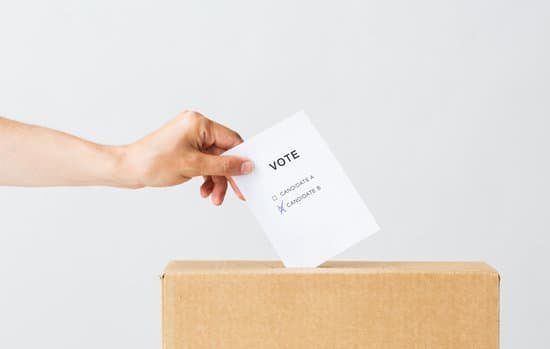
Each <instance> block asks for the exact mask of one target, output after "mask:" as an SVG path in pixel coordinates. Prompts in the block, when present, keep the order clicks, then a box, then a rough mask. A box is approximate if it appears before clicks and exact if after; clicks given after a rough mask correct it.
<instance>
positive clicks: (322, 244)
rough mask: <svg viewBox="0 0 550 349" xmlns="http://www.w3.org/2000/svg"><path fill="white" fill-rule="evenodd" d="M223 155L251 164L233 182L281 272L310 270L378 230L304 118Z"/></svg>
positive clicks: (284, 123) (298, 117) (292, 119)
mask: <svg viewBox="0 0 550 349" xmlns="http://www.w3.org/2000/svg"><path fill="white" fill-rule="evenodd" d="M225 155H240V156H244V157H247V158H249V159H251V160H252V161H253V162H254V171H253V172H252V173H251V174H249V175H246V176H236V177H234V180H235V182H236V183H237V186H238V187H239V189H240V190H241V192H242V193H243V194H244V196H245V198H246V201H247V204H248V206H249V207H250V209H251V210H252V212H253V214H254V215H255V216H256V218H257V220H258V221H259V223H260V225H261V227H262V229H263V230H264V231H265V233H266V234H267V236H268V238H269V240H270V241H271V243H272V245H273V247H274V248H275V250H276V251H277V254H278V255H279V257H280V258H281V259H282V261H283V263H284V264H285V266H287V267H316V266H318V265H320V264H321V263H323V262H324V261H326V260H327V259H329V258H331V257H334V256H335V255H337V254H339V253H340V252H343V251H344V250H346V249H348V248H349V247H351V246H352V245H354V244H356V243H357V242H359V241H360V240H362V239H364V238H366V237H368V236H369V235H371V234H373V233H375V232H376V231H377V230H378V229H379V227H378V225H377V224H376V221H375V220H374V217H373V216H372V214H371V212H370V211H369V209H368V208H367V206H366V205H365V203H364V202H363V200H362V199H361V197H360V196H359V194H358V193H357V191H356V190H355V188H354V187H353V185H352V184H351V182H350V180H349V178H348V177H347V176H346V174H345V173H344V170H343V169H342V167H341V166H340V164H339V163H338V161H337V160H336V158H335V157H334V156H333V155H332V153H331V151H330V149H329V148H328V145H327V144H326V143H325V141H324V140H323V139H322V138H321V135H320V134H319V133H318V132H317V130H316V129H315V127H314V126H313V124H312V123H311V121H310V119H309V118H308V116H307V115H306V114H305V113H304V112H299V113H296V114H295V115H293V116H291V117H290V118H288V119H285V120H283V121H281V122H279V123H278V124H276V125H274V126H273V127H271V128H269V129H267V130H265V131H263V132H262V133H260V134H258V135H256V136H255V137H252V138H250V139H248V140H246V141H245V142H244V143H242V144H240V145H238V146H236V147H235V148H232V149H230V150H229V151H227V152H226V153H225Z"/></svg>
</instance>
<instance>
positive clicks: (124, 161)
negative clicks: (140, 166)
mask: <svg viewBox="0 0 550 349" xmlns="http://www.w3.org/2000/svg"><path fill="white" fill-rule="evenodd" d="M106 148H107V149H106V151H107V152H108V153H109V154H110V156H111V158H112V166H111V170H110V174H109V178H110V182H111V183H110V185H112V186H114V187H119V188H128V189H139V188H143V187H144V186H145V185H144V184H143V182H142V181H141V180H140V178H139V176H138V171H137V169H136V166H135V165H134V161H132V156H131V150H132V149H131V145H121V146H106Z"/></svg>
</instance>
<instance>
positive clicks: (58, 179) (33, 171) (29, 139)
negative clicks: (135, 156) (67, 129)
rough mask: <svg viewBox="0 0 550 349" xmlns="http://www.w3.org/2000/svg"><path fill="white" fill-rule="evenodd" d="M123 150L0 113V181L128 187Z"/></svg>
mask: <svg viewBox="0 0 550 349" xmlns="http://www.w3.org/2000/svg"><path fill="white" fill-rule="evenodd" d="M124 152H125V148H124V147H116V146H105V145H100V144H95V143H92V142H88V141H86V140H84V139H81V138H78V137H74V136H71V135H69V134H66V133H63V132H59V131H55V130H51V129H48V128H44V127H39V126H33V125H27V124H23V123H19V122H16V121H12V120H8V119H4V118H1V117H0V185H12V186H79V185H80V186H85V185H107V186H123V187H131V186H134V185H133V184H132V183H129V182H130V181H129V180H128V178H127V177H128V176H127V171H126V170H125V169H124V166H123V161H122V159H123V158H124Z"/></svg>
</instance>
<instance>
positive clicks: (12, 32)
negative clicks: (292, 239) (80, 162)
mask: <svg viewBox="0 0 550 349" xmlns="http://www.w3.org/2000/svg"><path fill="white" fill-rule="evenodd" d="M549 20H550V5H549V3H548V2H545V1H496V0H495V1H484V0H482V1H441V0H434V1H384V0H378V1H334V2H333V4H331V5H328V4H327V3H321V2H319V1H311V2H307V1H301V2H294V1H288V2H283V1H273V2H272V3H269V2H262V1H249V2H235V1H231V2H230V1H226V2H207V1H185V2H184V1H173V2H164V1H146V2H144V1H136V0H132V1H129V0H128V1H88V2H84V1H79V2H76V1H59V0H50V1H7V0H4V1H2V2H0V114H1V115H4V116H9V117H12V118H16V119H19V120H21V121H25V122H31V123H38V124H43V125H47V126H50V127H54V128H58V129H62V130H64V131H68V132H71V133H74V134H77V135H79V136H82V137H86V138H89V139H91V140H94V141H97V142H103V143H112V144H122V143H127V142H131V141H133V140H135V139H137V138H139V137H141V136H142V135H144V134H145V133H147V132H149V131H151V130H153V129H155V128H156V127H158V126H160V125H161V124H162V123H164V122H165V121H166V120H168V119H169V118H171V117H172V116H174V115H175V114H176V113H177V112H179V111H180V110H183V109H189V108H190V109H197V110H199V111H202V112H203V113H205V114H206V115H208V116H210V117H212V118H214V119H216V120H218V121H220V122H222V123H225V124H227V125H229V126H231V127H233V128H235V129H237V130H238V131H239V132H240V133H241V134H242V135H243V136H244V137H245V138H246V137H248V136H251V135H253V134H255V133H257V132H259V131H261V130H263V129H264V128H266V127H268V126H270V125H271V124H273V123H275V122H276V121H278V120H280V119H282V118H283V117H286V116H288V115H290V114H292V113H294V112H295V111H297V110H301V109H304V110H306V111H307V112H308V113H309V114H310V115H311V117H312V119H313V121H314V123H315V124H316V126H317V128H318V129H319V131H320V132H321V134H323V136H324V138H325V139H326V140H327V142H328V143H329V144H330V145H331V147H332V150H333V152H334V153H335V154H336V156H337V157H338V159H339V160H340V162H341V163H342V165H343V167H344V168H345V169H346V171H347V172H348V175H349V176H350V177H351V179H352V181H353V182H354V183H355V185H356V187H357V189H358V190H359V191H360V193H361V195H362V196H363V197H364V198H365V200H366V201H367V203H368V205H369V207H370V209H371V210H372V211H373V214H374V216H375V217H376V219H377V221H378V223H379V224H380V226H381V227H382V230H381V231H380V232H379V233H377V234H375V235H374V236H373V237H371V238H369V239H367V240H366V241H364V242H362V243H361V244H359V245H358V246H356V247H354V248H352V249H351V250H349V251H347V252H346V253H345V254H343V255H342V256H341V257H340V258H354V259H367V260H484V261H487V262H489V263H490V264H492V265H493V266H495V267H496V268H497V269H498V270H499V271H500V272H501V274H502V313H501V315H502V319H501V320H502V324H501V329H502V344H503V345H502V346H503V347H504V348H544V347H547V345H548V343H549V342H550V331H548V330H549V328H550V317H549V314H550V297H549V295H550V277H549V276H548V267H547V266H548V264H549V262H550V261H549V257H548V253H549V252H548V249H549V247H550V246H549V245H550V240H549V238H548V234H549V228H550V223H549V220H550V219H549V209H550V186H549V184H548V178H550V166H549V155H550V154H549V149H550V140H549V139H548V133H549V126H550V121H549V120H548V119H549V117H550V98H549V96H550V83H549V81H550V80H549V78H550V68H549V64H548V62H549V61H550V47H549V45H550V35H549V34H550V24H549ZM198 185H199V182H198V181H197V180H195V181H192V182H191V183H189V184H186V185H184V186H180V187H175V188H170V189H156V190H155V189H146V190H137V191H131V190H120V189H112V188H50V189H24V188H0V347H2V348H10V349H11V348H94V349H95V348H116V347H119V348H158V347H159V346H160V283H159V280H158V275H159V274H160V272H161V270H162V269H163V267H164V265H165V264H166V263H167V262H168V261H169V260H171V259H174V258H185V259H194V258H202V259H274V258H276V255H275V254H274V252H273V250H272V248H271V247H270V245H269V243H268V241H267V239H266V237H265V236H264V235H263V234H262V232H261V231H260V229H259V226H258V224H257V223H256V222H255V220H254V219H253V217H252V215H251V213H250V212H249V211H248V209H247V208H246V206H245V205H244V204H242V203H240V202H238V201H237V200H236V199H235V197H234V196H230V197H229V198H228V199H227V202H226V203H225V204H224V206H223V207H221V208H216V207H213V206H212V205H211V204H210V203H209V202H208V201H204V200H202V199H201V198H200V197H199V195H198Z"/></svg>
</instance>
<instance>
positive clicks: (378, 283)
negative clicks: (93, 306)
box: [162, 261, 499, 349]
mask: <svg viewBox="0 0 550 349" xmlns="http://www.w3.org/2000/svg"><path fill="white" fill-rule="evenodd" d="M162 289H163V291H162V292H163V305H162V308H163V309H162V311H163V314H162V322H163V330H162V331H163V348H164V349H176V348H178V349H179V348H498V346H499V275H498V273H497V271H496V270H495V269H493V268H492V267H490V266H488V265H487V264H485V263H481V262H348V261H346V262H344V261H338V262H327V263H325V264H324V265H323V266H321V267H319V268H314V269H286V268H283V266H282V264H281V263H279V262H273V261H175V262H172V263H170V264H169V265H168V266H167V267H166V270H165V272H164V274H163V277H162Z"/></svg>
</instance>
